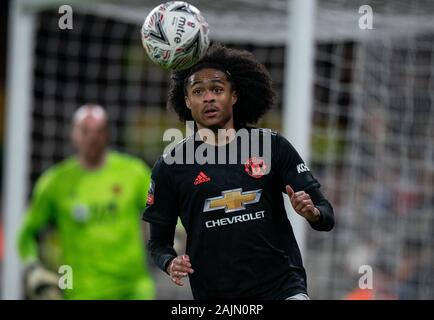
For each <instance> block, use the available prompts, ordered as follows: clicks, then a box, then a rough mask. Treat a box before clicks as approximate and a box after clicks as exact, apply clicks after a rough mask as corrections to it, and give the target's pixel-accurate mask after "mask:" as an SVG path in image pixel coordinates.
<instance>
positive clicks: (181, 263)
mask: <svg viewBox="0 0 434 320" xmlns="http://www.w3.org/2000/svg"><path fill="white" fill-rule="evenodd" d="M193 272H194V270H193V269H192V268H191V263H190V257H189V256H188V255H186V254H183V255H181V256H177V257H176V258H175V259H173V260H172V261H171V262H170V263H169V266H168V267H167V273H168V274H169V276H170V279H171V280H172V281H173V282H174V283H175V284H177V285H178V286H183V285H184V284H183V283H182V278H184V277H186V276H188V274H189V273H193Z"/></svg>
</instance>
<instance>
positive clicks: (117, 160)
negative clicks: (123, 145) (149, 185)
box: [108, 151, 149, 172]
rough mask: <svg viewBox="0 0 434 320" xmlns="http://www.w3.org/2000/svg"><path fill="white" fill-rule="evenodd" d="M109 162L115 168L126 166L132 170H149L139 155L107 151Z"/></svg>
mask: <svg viewBox="0 0 434 320" xmlns="http://www.w3.org/2000/svg"><path fill="white" fill-rule="evenodd" d="M108 158H109V162H110V163H111V164H112V165H113V166H114V167H115V168H119V169H120V168H126V169H128V170H133V171H140V172H142V171H149V166H148V165H147V164H146V163H145V162H144V161H143V160H142V159H140V158H139V157H136V156H133V155H130V154H126V153H122V152H118V151H110V152H109V153H108Z"/></svg>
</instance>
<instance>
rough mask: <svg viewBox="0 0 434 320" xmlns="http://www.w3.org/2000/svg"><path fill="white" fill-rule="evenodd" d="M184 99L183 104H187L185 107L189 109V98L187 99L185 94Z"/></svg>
mask: <svg viewBox="0 0 434 320" xmlns="http://www.w3.org/2000/svg"><path fill="white" fill-rule="evenodd" d="M184 99H185V105H186V106H187V108H189V109H191V107H190V99H188V97H187V96H185V97H184Z"/></svg>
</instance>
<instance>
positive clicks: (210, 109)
mask: <svg viewBox="0 0 434 320" xmlns="http://www.w3.org/2000/svg"><path fill="white" fill-rule="evenodd" d="M218 111H219V109H218V108H217V107H215V106H207V107H205V109H204V110H203V114H204V115H205V117H207V118H212V117H215V116H216V115H217V113H218Z"/></svg>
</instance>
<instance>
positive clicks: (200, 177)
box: [194, 171, 211, 186]
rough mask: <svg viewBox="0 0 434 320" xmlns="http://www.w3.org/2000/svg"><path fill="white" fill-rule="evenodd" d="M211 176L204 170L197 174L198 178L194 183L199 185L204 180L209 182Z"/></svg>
mask: <svg viewBox="0 0 434 320" xmlns="http://www.w3.org/2000/svg"><path fill="white" fill-rule="evenodd" d="M210 180H211V178H210V177H208V176H207V175H206V174H205V173H203V172H202V171H201V172H199V174H198V175H197V177H196V179H195V180H194V185H195V186H196V185H198V184H201V183H204V182H208V181H210Z"/></svg>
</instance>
